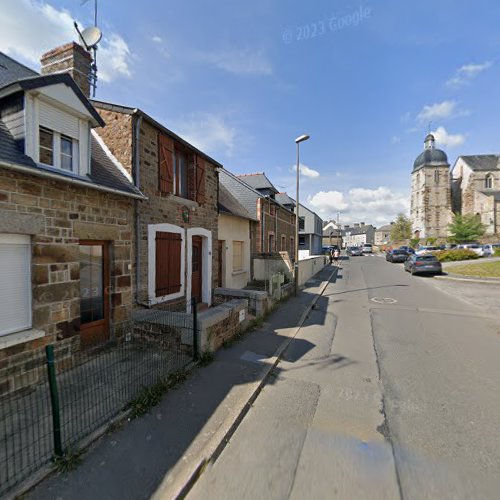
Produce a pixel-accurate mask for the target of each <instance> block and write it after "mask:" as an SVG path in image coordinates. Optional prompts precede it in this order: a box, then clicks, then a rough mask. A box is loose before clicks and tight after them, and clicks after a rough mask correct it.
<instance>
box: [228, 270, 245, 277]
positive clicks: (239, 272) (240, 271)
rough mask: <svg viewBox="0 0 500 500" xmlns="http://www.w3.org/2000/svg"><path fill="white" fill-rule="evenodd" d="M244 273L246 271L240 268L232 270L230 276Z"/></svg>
mask: <svg viewBox="0 0 500 500" xmlns="http://www.w3.org/2000/svg"><path fill="white" fill-rule="evenodd" d="M246 273H247V271H245V269H241V270H239V271H233V272H232V273H231V276H240V275H241V274H246Z"/></svg>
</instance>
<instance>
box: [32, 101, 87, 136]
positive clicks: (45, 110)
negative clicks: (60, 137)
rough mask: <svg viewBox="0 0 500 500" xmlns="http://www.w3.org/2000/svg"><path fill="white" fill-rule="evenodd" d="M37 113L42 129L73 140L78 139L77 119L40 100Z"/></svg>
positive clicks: (78, 127)
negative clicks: (45, 128) (47, 129)
mask: <svg viewBox="0 0 500 500" xmlns="http://www.w3.org/2000/svg"><path fill="white" fill-rule="evenodd" d="M38 113H39V121H40V125H42V127H47V128H49V129H51V130H55V131H56V132H59V133H61V134H64V135H68V136H69V137H72V138H73V139H79V138H80V126H79V119H78V117H76V116H73V115H70V114H69V113H66V112H65V111H62V110H61V109H59V108H56V107H55V106H51V105H50V104H47V103H46V102H44V101H42V100H40V104H39V110H38Z"/></svg>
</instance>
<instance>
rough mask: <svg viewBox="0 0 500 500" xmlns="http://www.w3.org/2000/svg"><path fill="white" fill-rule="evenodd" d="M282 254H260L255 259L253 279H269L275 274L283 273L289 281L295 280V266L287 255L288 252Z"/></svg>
mask: <svg viewBox="0 0 500 500" xmlns="http://www.w3.org/2000/svg"><path fill="white" fill-rule="evenodd" d="M282 253H283V255H281V253H280V254H271V255H260V254H259V256H257V257H254V259H253V279H254V280H257V281H268V280H269V277H270V276H272V275H273V274H277V273H283V274H284V275H285V276H287V277H288V279H289V281H293V268H292V267H291V265H292V264H291V262H290V261H289V259H287V257H286V256H285V254H286V252H282Z"/></svg>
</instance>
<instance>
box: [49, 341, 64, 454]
mask: <svg viewBox="0 0 500 500" xmlns="http://www.w3.org/2000/svg"><path fill="white" fill-rule="evenodd" d="M45 354H46V356H47V374H48V378H49V389H50V404H51V407H52V431H53V435H54V452H55V455H56V456H58V457H61V456H62V455H63V449H62V442H61V417H60V408H59V394H58V392H57V379H56V368H55V361H54V346H53V345H48V346H46V347H45Z"/></svg>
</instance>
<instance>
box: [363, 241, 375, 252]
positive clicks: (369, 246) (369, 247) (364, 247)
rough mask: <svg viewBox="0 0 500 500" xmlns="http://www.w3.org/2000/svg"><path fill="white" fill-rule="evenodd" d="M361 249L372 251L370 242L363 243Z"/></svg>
mask: <svg viewBox="0 0 500 500" xmlns="http://www.w3.org/2000/svg"><path fill="white" fill-rule="evenodd" d="M361 251H362V252H363V253H372V252H373V247H372V244H371V243H365V244H364V245H363V247H362V248H361Z"/></svg>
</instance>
